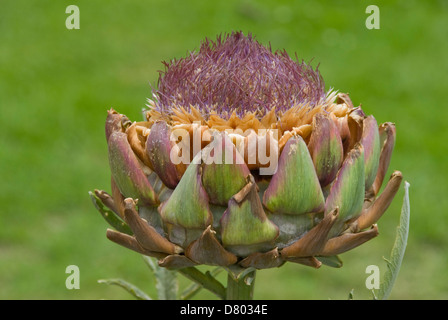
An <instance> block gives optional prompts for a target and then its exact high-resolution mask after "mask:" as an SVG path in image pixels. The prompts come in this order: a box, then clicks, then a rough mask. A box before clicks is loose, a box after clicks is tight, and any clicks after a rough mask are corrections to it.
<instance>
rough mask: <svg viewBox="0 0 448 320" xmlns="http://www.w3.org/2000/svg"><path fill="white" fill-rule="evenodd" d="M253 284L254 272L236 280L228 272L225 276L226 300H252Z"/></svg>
mask: <svg viewBox="0 0 448 320" xmlns="http://www.w3.org/2000/svg"><path fill="white" fill-rule="evenodd" d="M254 284H255V270H254V271H252V272H250V273H248V274H247V275H245V276H243V277H241V278H237V279H235V277H234V275H232V274H231V273H230V272H229V273H228V276H227V290H226V300H252V299H253V294H254Z"/></svg>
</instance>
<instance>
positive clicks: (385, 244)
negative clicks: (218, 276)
mask: <svg viewBox="0 0 448 320" xmlns="http://www.w3.org/2000/svg"><path fill="white" fill-rule="evenodd" d="M262 3H265V4H262ZM266 3H267V4H266ZM292 3H293V4H292ZM69 4H73V3H72V2H69V1H50V0H40V1H29V0H6V1H2V4H1V6H0V111H1V115H0V128H1V129H0V130H1V135H0V178H1V183H0V299H127V298H129V295H128V294H127V293H126V292H124V291H123V290H121V289H120V288H118V287H109V286H107V285H104V284H98V283H97V280H98V279H102V278H123V279H126V280H128V281H130V282H133V283H135V284H138V285H139V286H140V287H141V288H143V289H145V290H147V291H148V292H149V293H150V294H154V292H155V289H154V282H153V278H152V277H151V274H150V273H149V272H148V269H147V267H146V266H145V264H144V263H143V260H142V258H141V257H140V256H139V255H138V254H136V253H133V252H130V251H128V250H125V249H123V248H121V247H119V246H117V245H114V244H113V243H111V242H109V241H108V240H107V239H106V237H105V231H106V228H107V226H106V223H105V222H104V220H103V219H102V218H101V216H100V215H99V214H98V213H97V212H96V210H95V209H94V208H93V206H92V204H91V202H90V199H89V196H88V191H89V190H93V189H94V188H101V189H105V190H109V179H110V175H109V168H108V160H107V148H106V142H105V138H104V126H103V124H104V120H105V116H106V110H107V109H108V108H110V107H114V108H116V109H117V110H118V111H120V112H122V113H125V114H127V115H128V116H129V117H130V118H131V119H140V117H141V114H140V110H141V108H142V107H143V106H144V105H145V103H146V98H147V97H150V96H151V90H150V85H149V83H152V84H154V85H156V80H157V76H158V73H157V71H158V70H159V69H161V68H162V64H161V63H160V62H161V61H162V60H169V59H171V58H174V57H182V56H184V55H185V54H186V53H187V52H188V50H193V49H196V48H198V46H199V44H200V41H201V40H202V39H203V38H204V37H206V36H207V37H212V38H213V37H214V36H215V35H216V34H218V33H222V32H230V31H232V30H242V31H244V32H252V33H253V34H254V35H256V37H257V39H258V40H259V41H260V42H262V43H266V44H267V43H269V42H270V43H271V45H272V48H273V49H282V48H285V49H286V50H287V51H288V52H289V53H290V54H291V55H293V54H294V52H297V54H298V56H299V57H301V58H303V59H305V61H309V60H311V59H313V62H312V63H313V65H314V66H315V65H317V63H320V67H319V70H320V71H321V73H322V75H323V77H324V79H325V82H326V86H327V88H330V87H333V88H335V89H338V90H340V91H342V92H348V93H350V95H351V97H352V100H353V101H354V103H356V104H362V106H363V108H364V110H365V111H366V112H367V113H372V114H374V115H375V117H376V119H377V120H378V122H385V121H392V122H394V123H396V126H397V143H396V148H395V151H394V155H393V158H392V162H391V168H390V171H392V170H393V169H397V170H401V171H402V172H403V175H404V177H405V179H406V180H407V181H409V182H410V184H411V188H410V195H411V231H410V236H409V242H408V249H407V252H406V256H405V260H404V263H403V267H402V270H401V272H400V275H399V278H398V280H397V282H396V286H395V288H394V291H393V292H392V295H391V298H393V299H448V276H447V268H448V254H447V252H448V251H447V249H446V248H447V245H448V236H447V231H446V230H447V227H448V225H447V222H448V197H447V194H448V183H447V178H448V166H447V165H446V163H447V159H448V152H447V151H448V148H447V139H448V126H447V125H446V123H447V121H448V120H447V119H448V109H447V108H446V103H447V102H446V101H447V99H446V92H447V91H446V88H447V80H446V77H447V75H448V59H447V53H446V52H448V42H447V35H448V3H447V2H446V1H444V0H440V1H410V0H402V1H379V0H378V1H375V3H374V4H376V5H378V6H379V8H380V10H381V20H380V21H381V29H380V30H368V29H367V28H366V27H365V19H366V18H367V14H366V13H365V9H366V7H367V5H369V4H373V3H370V2H368V1H348V0H347V1H337V2H336V1H335V2H332V1H316V0H308V1H294V2H293V1H270V2H267V1H265V2H262V1H254V0H253V1H252V0H242V1H241V0H238V1H237V0H227V1H220V2H219V3H218V2H217V1H216V2H215V1H199V0H195V1H173V0H171V1H161V0H159V1H137V0H132V1H126V2H124V1H118V0H111V1H86V0H82V1H76V4H77V5H78V6H79V8H80V13H81V15H80V17H81V22H80V23H81V24H80V25H81V28H80V29H79V30H67V29H66V27H65V19H66V18H67V16H68V15H67V14H66V13H65V8H66V7H67V6H68V5H69ZM402 197H403V189H401V190H400V192H399V194H398V195H397V197H396V199H395V200H394V202H393V204H392V206H391V207H390V209H389V210H388V213H387V214H386V215H385V216H384V217H383V218H382V219H381V221H380V222H379V229H380V236H379V237H378V238H376V239H374V240H372V241H371V242H370V243H367V244H365V245H363V246H362V247H360V248H358V249H356V250H354V251H351V252H349V253H346V254H343V255H342V256H341V258H342V259H343V260H344V267H343V268H341V269H331V268H328V267H322V268H320V269H318V270H314V269H310V268H307V267H304V266H301V265H295V264H287V265H285V266H284V267H282V268H280V269H270V270H265V271H260V272H258V277H257V280H256V288H255V298H259V299H327V298H331V299H346V298H347V296H348V293H349V292H350V290H352V289H355V298H358V299H365V298H370V297H371V294H370V292H369V291H368V290H367V289H366V288H365V285H364V283H365V279H366V277H367V274H366V273H365V269H366V267H367V266H368V265H371V264H377V265H378V266H380V270H381V271H385V269H386V265H385V262H384V260H382V257H383V256H384V257H387V256H389V253H390V249H391V247H392V244H393V241H394V237H395V228H396V225H397V224H398V219H399V214H400V208H401V201H402ZM71 264H75V265H77V266H79V268H80V272H81V289H80V290H67V289H66V288H65V279H66V277H67V274H65V268H66V267H67V266H68V265H71ZM187 284H188V281H186V280H183V279H182V280H181V287H185V285H187ZM197 298H214V296H213V295H211V294H208V293H207V292H201V293H200V294H199V295H198V296H197Z"/></svg>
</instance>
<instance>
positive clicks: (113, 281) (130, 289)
mask: <svg viewBox="0 0 448 320" xmlns="http://www.w3.org/2000/svg"><path fill="white" fill-rule="evenodd" d="M98 283H105V284H108V285H116V286H119V287H122V288H123V289H125V290H126V291H127V292H129V293H130V294H131V295H133V296H134V297H135V298H136V299H138V300H152V299H151V298H150V297H149V296H148V295H147V294H146V293H144V292H143V291H142V290H140V289H139V288H137V287H136V286H134V285H133V284H131V283H129V282H126V281H124V280H122V279H102V280H98Z"/></svg>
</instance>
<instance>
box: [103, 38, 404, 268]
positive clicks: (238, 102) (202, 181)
mask: <svg viewBox="0 0 448 320" xmlns="http://www.w3.org/2000/svg"><path fill="white" fill-rule="evenodd" d="M164 66H165V69H164V71H161V72H160V74H159V80H158V86H157V88H156V89H155V90H153V99H152V100H148V101H149V103H148V107H149V109H147V110H146V111H145V121H140V122H132V121H130V120H129V119H128V118H127V117H126V116H125V115H122V114H119V113H118V112H116V111H115V110H113V109H111V110H109V112H108V116H107V120H106V138H107V143H108V150H109V163H110V169H111V176H112V179H111V190H112V192H111V194H108V193H106V192H104V191H99V190H96V191H95V193H96V195H95V196H96V197H97V199H99V200H100V201H101V202H102V203H103V204H104V205H105V206H107V207H108V208H109V209H110V210H112V211H113V212H115V213H116V214H117V216H119V217H120V218H121V219H122V220H123V221H124V222H125V223H126V224H127V225H128V226H129V230H130V231H129V232H124V231H123V230H118V229H117V230H108V231H107V237H108V238H109V239H110V240H112V241H114V242H116V243H118V244H120V245H122V246H124V247H126V248H129V249H131V250H134V251H136V252H139V253H141V254H144V255H148V256H153V257H156V258H158V259H159V265H161V266H163V267H167V268H171V269H176V268H184V267H189V266H195V265H198V264H207V265H217V266H233V265H238V266H240V267H243V268H248V267H253V268H256V269H263V268H272V267H279V266H281V265H282V264H284V263H285V262H287V261H290V262H295V263H301V264H304V265H307V266H312V267H315V268H318V267H320V266H321V264H322V263H326V264H329V265H331V264H334V262H335V261H340V260H338V258H337V255H338V254H341V253H343V252H345V251H347V250H351V249H353V248H355V247H357V246H359V245H361V244H362V243H364V242H366V241H368V240H370V239H372V238H373V237H375V236H377V235H378V228H377V226H376V224H375V223H376V221H377V220H378V219H379V218H380V217H381V215H382V214H383V213H384V212H385V210H386V209H387V207H388V206H389V204H390V203H391V201H392V199H393V197H394V196H395V194H396V192H397V190H398V188H399V185H400V183H401V180H402V176H401V173H400V172H398V171H396V172H394V173H393V174H392V176H391V178H390V180H389V182H388V183H387V185H386V187H385V188H384V190H383V192H382V193H381V194H380V195H378V193H379V190H380V187H381V185H382V182H383V179H384V177H385V175H386V172H387V169H388V166H389V162H390V157H391V154H392V149H393V147H394V143H395V126H394V124H392V123H390V122H387V123H384V124H381V125H380V126H378V124H377V122H376V120H375V118H374V117H373V116H372V115H366V114H365V113H364V112H363V110H362V109H361V108H360V107H354V105H353V103H352V102H351V100H350V98H349V96H348V95H347V94H342V93H337V92H335V91H332V90H330V91H325V85H324V81H323V79H322V77H321V75H320V73H319V71H318V69H317V68H316V69H313V68H312V67H311V66H310V65H308V64H306V63H305V62H303V61H302V62H299V61H298V59H297V58H296V59H295V60H294V59H291V58H290V56H289V55H288V54H287V53H286V52H285V51H276V52H272V50H271V49H270V48H267V47H265V46H263V45H262V44H260V43H259V42H258V41H256V40H255V39H254V38H253V37H252V36H251V35H247V36H246V35H244V34H243V33H241V32H234V33H231V34H226V35H224V36H218V37H217V39H216V40H215V41H211V40H209V39H206V40H205V41H204V42H203V43H202V45H201V46H200V49H199V50H198V51H197V52H191V53H190V54H188V55H187V56H186V57H184V58H182V59H178V60H172V61H170V62H164Z"/></svg>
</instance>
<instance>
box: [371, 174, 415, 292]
mask: <svg viewBox="0 0 448 320" xmlns="http://www.w3.org/2000/svg"><path fill="white" fill-rule="evenodd" d="M410 210H411V209H410V204H409V183H408V182H407V181H405V183H404V198H403V206H402V209H401V216H400V224H399V225H398V227H397V235H396V237H395V243H394V246H393V248H392V252H391V254H390V258H389V259H388V260H386V259H385V260H386V262H387V267H388V268H387V271H386V273H385V274H384V278H383V281H382V283H381V286H380V289H379V291H378V295H377V296H376V297H377V299H379V300H386V299H388V298H389V295H390V293H391V291H392V288H393V286H394V283H395V280H396V279H397V276H398V273H399V271H400V267H401V263H402V261H403V257H404V253H405V251H406V244H407V242H408V235H409V221H410Z"/></svg>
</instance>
